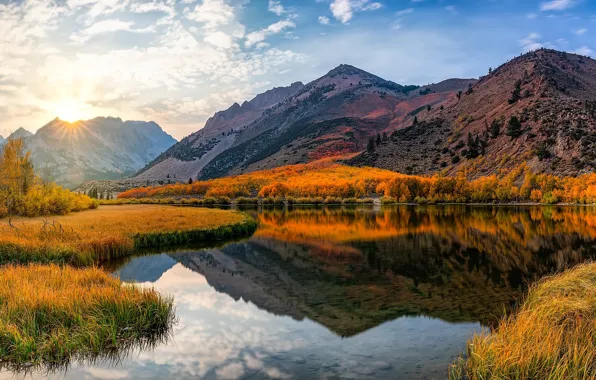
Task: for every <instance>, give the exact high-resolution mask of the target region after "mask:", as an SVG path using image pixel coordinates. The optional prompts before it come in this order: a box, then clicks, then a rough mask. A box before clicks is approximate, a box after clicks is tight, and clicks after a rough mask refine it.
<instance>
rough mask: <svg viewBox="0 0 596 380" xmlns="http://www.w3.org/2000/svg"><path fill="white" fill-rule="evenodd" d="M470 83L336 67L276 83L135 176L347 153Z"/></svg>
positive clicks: (190, 174) (223, 170)
mask: <svg viewBox="0 0 596 380" xmlns="http://www.w3.org/2000/svg"><path fill="white" fill-rule="evenodd" d="M475 82H476V81H475V80H458V79H455V80H448V81H445V82H442V83H439V84H436V85H429V86H425V87H422V88H421V89H418V86H402V85H399V84H396V83H393V82H390V81H387V80H384V79H382V78H379V77H377V76H375V75H373V74H370V73H367V72H366V71H363V70H360V69H358V68H355V67H353V66H349V65H341V66H338V67H337V68H335V69H333V70H331V71H330V72H329V73H327V74H326V75H325V76H323V77H321V78H319V79H317V80H315V81H313V82H311V83H308V84H307V85H302V84H301V83H295V84H293V85H291V86H290V87H285V88H276V89H273V90H270V91H268V92H266V93H264V94H261V95H258V96H257V97H256V98H255V99H253V100H251V101H250V102H245V103H244V104H242V105H239V104H234V105H233V106H232V107H230V108H229V109H227V110H226V111H222V112H218V113H216V114H215V115H214V116H213V117H212V118H211V119H209V121H208V122H207V124H206V125H205V127H204V128H203V129H201V130H200V131H198V132H196V133H194V134H192V135H191V136H189V137H187V138H185V139H184V140H182V141H181V142H180V143H178V144H176V145H175V146H173V147H172V148H171V149H170V150H168V151H167V152H165V153H164V154H162V155H160V156H159V157H158V158H157V159H156V160H155V161H153V162H152V163H151V164H149V165H148V166H147V167H146V168H144V169H143V170H142V171H141V172H140V173H139V174H138V176H137V177H135V178H134V179H133V181H134V180H136V181H137V182H138V181H143V180H149V181H155V180H163V179H164V178H167V175H168V174H169V175H170V178H171V177H173V176H176V177H177V178H179V179H180V178H184V179H186V180H187V179H188V178H193V179H194V178H197V177H198V178H203V179H204V178H214V177H222V176H225V175H231V174H239V173H243V172H250V171H255V170H260V169H267V168H272V167H277V166H282V165H288V164H296V163H305V162H310V161H314V160H318V159H321V158H327V157H338V156H339V157H343V156H350V155H353V154H355V153H357V152H360V151H362V150H363V149H365V148H366V144H367V141H368V139H369V138H371V137H374V136H376V135H377V134H382V133H383V132H387V133H390V132H391V131H392V130H393V129H394V128H395V126H397V125H399V124H400V123H401V121H402V120H403V119H404V118H406V117H408V115H409V114H410V113H412V112H414V111H415V110H416V109H418V108H420V107H421V106H424V107H426V105H427V104H437V103H439V102H441V101H444V100H446V99H448V98H449V97H450V96H453V95H454V91H458V90H460V89H465V88H467V87H468V85H470V84H473V83H475Z"/></svg>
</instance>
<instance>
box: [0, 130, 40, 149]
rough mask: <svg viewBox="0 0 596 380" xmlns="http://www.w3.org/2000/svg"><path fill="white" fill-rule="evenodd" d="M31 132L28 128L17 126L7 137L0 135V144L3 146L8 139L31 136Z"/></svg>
mask: <svg viewBox="0 0 596 380" xmlns="http://www.w3.org/2000/svg"><path fill="white" fill-rule="evenodd" d="M32 135H33V133H31V132H29V131H28V130H26V129H25V128H22V127H21V128H19V129H17V130H16V131H14V132H12V133H11V134H10V135H8V137H7V138H4V137H3V136H1V135H0V146H3V145H4V144H6V142H7V141H8V140H14V139H18V138H26V137H29V136H32Z"/></svg>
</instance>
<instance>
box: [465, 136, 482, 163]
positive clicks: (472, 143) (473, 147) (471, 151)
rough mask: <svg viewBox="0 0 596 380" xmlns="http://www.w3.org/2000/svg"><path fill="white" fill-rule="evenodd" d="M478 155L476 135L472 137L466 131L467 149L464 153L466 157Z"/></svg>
mask: <svg viewBox="0 0 596 380" xmlns="http://www.w3.org/2000/svg"><path fill="white" fill-rule="evenodd" d="M479 155H480V153H479V140H478V136H476V138H474V137H472V134H471V133H469V132H468V151H467V153H466V158H468V159H471V158H476V157H478V156H479Z"/></svg>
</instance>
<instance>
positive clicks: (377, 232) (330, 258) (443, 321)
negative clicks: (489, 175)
mask: <svg viewBox="0 0 596 380" xmlns="http://www.w3.org/2000/svg"><path fill="white" fill-rule="evenodd" d="M248 212H249V213H252V214H253V215H254V217H255V218H257V219H258V220H259V223H260V226H259V229H258V231H257V232H256V234H255V235H254V236H253V237H252V238H250V239H247V240H245V241H241V242H235V243H230V244H227V245H224V246H222V247H219V248H212V249H193V250H182V251H177V252H173V253H161V254H155V255H150V256H142V257H136V258H132V259H130V260H127V261H126V262H123V263H120V264H117V263H114V264H113V265H111V266H110V268H109V269H110V270H111V271H113V272H114V275H116V276H119V277H120V278H121V279H122V280H123V281H126V282H135V283H139V284H141V285H142V286H150V287H154V288H156V289H157V290H159V291H160V292H162V293H163V294H168V295H171V296H173V297H174V299H175V303H176V314H177V316H178V318H179V323H178V325H177V326H175V328H174V332H173V338H172V340H171V341H170V342H168V343H164V344H161V345H159V346H158V347H156V349H155V350H152V351H144V352H135V353H133V354H130V355H127V356H125V357H123V358H122V359H121V361H120V362H119V363H111V362H110V363H100V364H96V365H80V364H75V365H72V366H71V367H70V368H69V369H68V370H64V371H61V372H58V373H52V374H47V373H46V374H43V373H39V372H36V373H34V374H33V375H31V374H30V375H27V376H25V377H33V378H40V377H49V378H56V379H64V378H66V379H113V380H116V379H127V378H131V379H163V378H173V379H203V378H204V379H253V380H254V379H444V378H445V376H446V371H447V368H448V366H449V364H450V363H451V362H452V361H453V360H454V359H455V358H456V357H457V356H458V354H460V353H461V352H462V351H463V350H464V348H465V342H466V340H467V339H468V338H469V337H470V336H471V335H472V334H474V333H475V332H480V331H482V330H483V329H487V328H490V326H492V325H494V324H495V323H496V321H497V319H498V318H499V316H500V315H502V313H503V312H504V311H505V310H509V309H510V308H511V307H512V306H513V305H514V304H515V302H516V300H518V299H520V298H521V297H523V294H524V291H525V289H526V288H527V284H528V283H531V282H533V281H535V280H537V279H538V278H540V277H542V276H544V275H547V274H549V273H553V272H556V271H560V270H562V269H564V268H566V267H568V266H571V265H575V264H578V263H581V262H583V261H586V260H590V259H594V258H596V244H595V238H596V211H595V210H594V209H592V208H548V207H528V208H520V207H515V208H514V207H463V206H429V207H406V206H399V207H391V208H381V209H372V208H327V209H322V208H319V209H312V208H297V209H293V210H283V209H272V210H265V211H258V212H257V211H248ZM23 376H24V375H22V374H17V375H16V376H15V374H10V373H0V378H15V377H16V378H21V377H23Z"/></svg>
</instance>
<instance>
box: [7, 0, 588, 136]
mask: <svg viewBox="0 0 596 380" xmlns="http://www.w3.org/2000/svg"><path fill="white" fill-rule="evenodd" d="M595 37H596V1H593V0H474V1H466V0H22V1H10V0H0V116H1V118H0V135H4V136H6V135H7V134H9V133H10V132H11V131H14V130H16V129H17V128H19V127H24V128H26V129H28V130H30V131H32V132H35V131H36V130H37V129H38V128H40V127H42V126H43V125H44V124H46V123H47V122H49V121H50V120H52V119H54V118H55V117H60V118H62V119H64V120H68V121H74V120H78V119H89V118H93V117H96V116H114V117H116V116H118V117H121V118H122V119H125V120H145V121H150V120H152V121H155V122H157V123H158V124H159V125H161V126H162V128H164V130H166V131H167V132H168V133H170V134H171V135H173V136H174V137H175V138H177V139H180V138H182V137H184V136H186V135H188V134H190V133H192V132H195V131H197V130H198V129H200V128H201V127H202V126H203V125H204V123H205V121H206V120H207V119H208V118H209V117H210V116H212V115H213V113H215V112H217V111H220V110H223V109H226V108H228V107H229V106H230V105H232V104H233V103H234V102H238V103H241V102H242V101H244V100H249V99H251V98H252V97H253V96H255V95H256V94H258V93H261V92H263V91H266V90H268V89H270V88H272V87H277V86H287V85H289V84H291V83H292V82H296V81H302V82H304V83H307V82H308V81H311V80H313V79H316V78H318V77H320V76H322V75H324V74H325V73H327V72H328V71H330V70H331V69H333V68H334V67H336V66H337V65H339V64H342V63H345V64H351V65H354V66H357V67H359V68H361V69H364V70H367V71H369V72H372V73H373V74H376V75H378V76H381V77H383V78H385V79H388V80H392V81H394V82H397V83H400V84H418V85H424V84H428V83H436V82H439V81H441V80H443V79H447V78H453V77H460V78H463V77H465V78H470V77H479V76H480V75H485V74H486V73H487V71H488V68H489V67H497V66H499V65H500V64H502V63H504V62H505V61H507V60H509V59H511V58H513V57H515V56H517V55H519V54H521V53H523V52H527V51H530V50H533V49H537V48H540V47H548V48H555V49H558V50H564V51H569V52H576V53H579V54H582V55H588V56H592V55H594V54H595V53H594V51H593V49H594V50H596V38H595Z"/></svg>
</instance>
